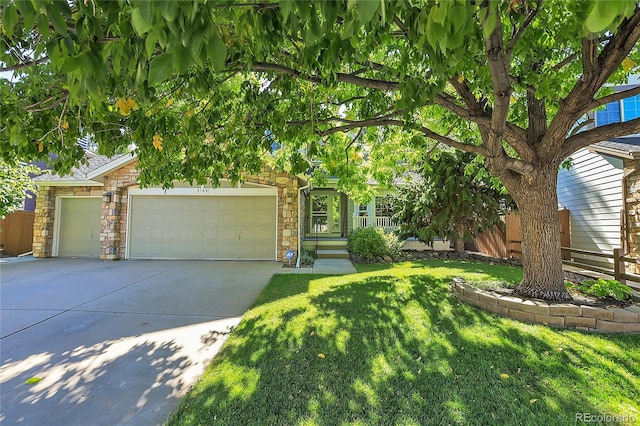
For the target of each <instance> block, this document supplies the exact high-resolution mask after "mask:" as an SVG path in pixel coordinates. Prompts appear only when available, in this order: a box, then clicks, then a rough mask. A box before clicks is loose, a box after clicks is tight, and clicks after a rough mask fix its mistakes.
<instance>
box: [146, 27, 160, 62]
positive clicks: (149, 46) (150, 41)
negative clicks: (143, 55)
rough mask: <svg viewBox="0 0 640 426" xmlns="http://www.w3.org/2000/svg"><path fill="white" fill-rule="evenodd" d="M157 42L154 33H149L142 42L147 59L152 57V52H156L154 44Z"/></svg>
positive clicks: (156, 36) (156, 35)
mask: <svg viewBox="0 0 640 426" xmlns="http://www.w3.org/2000/svg"><path fill="white" fill-rule="evenodd" d="M157 41H158V34H157V33H156V32H155V31H152V32H150V33H149V34H148V35H147V38H146V40H145V41H144V47H145V50H146V52H147V58H150V57H151V56H153V52H154V51H155V50H156V43H157Z"/></svg>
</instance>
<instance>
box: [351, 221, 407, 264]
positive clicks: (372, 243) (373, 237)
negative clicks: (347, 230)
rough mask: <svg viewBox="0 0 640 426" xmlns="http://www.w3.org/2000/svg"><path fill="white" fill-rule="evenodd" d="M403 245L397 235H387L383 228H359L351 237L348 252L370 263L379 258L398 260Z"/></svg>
mask: <svg viewBox="0 0 640 426" xmlns="http://www.w3.org/2000/svg"><path fill="white" fill-rule="evenodd" d="M401 248H402V243H401V242H400V241H399V239H398V237H397V236H396V235H395V234H385V232H384V230H382V228H358V229H356V230H355V231H353V232H352V233H351V235H349V240H348V242H347V250H349V253H351V254H353V255H355V256H358V257H359V258H361V259H364V260H367V261H370V260H372V259H375V258H376V257H379V256H389V257H391V258H397V257H398V256H399V255H400V252H401Z"/></svg>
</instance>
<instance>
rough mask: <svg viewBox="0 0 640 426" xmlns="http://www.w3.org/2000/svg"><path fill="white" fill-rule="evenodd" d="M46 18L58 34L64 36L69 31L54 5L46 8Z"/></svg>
mask: <svg viewBox="0 0 640 426" xmlns="http://www.w3.org/2000/svg"><path fill="white" fill-rule="evenodd" d="M47 17H48V18H49V21H50V22H51V24H52V25H53V28H54V29H55V30H56V31H57V32H58V34H66V33H67V32H68V31H69V30H68V29H67V22H66V21H65V20H64V17H63V16H62V14H61V13H60V10H59V9H58V8H56V7H55V5H53V4H50V5H48V6H47Z"/></svg>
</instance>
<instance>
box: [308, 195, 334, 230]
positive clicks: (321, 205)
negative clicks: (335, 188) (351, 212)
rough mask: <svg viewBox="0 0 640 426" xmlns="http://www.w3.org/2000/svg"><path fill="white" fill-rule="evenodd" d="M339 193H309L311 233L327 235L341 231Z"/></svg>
mask: <svg viewBox="0 0 640 426" xmlns="http://www.w3.org/2000/svg"><path fill="white" fill-rule="evenodd" d="M340 212H341V205H340V194H338V193H336V192H314V193H313V194H311V216H310V219H311V223H310V224H309V225H310V226H309V229H310V230H311V234H312V235H315V234H318V235H325V236H329V235H332V234H338V235H339V234H340V233H341V219H342V217H341V216H342V215H341V214H340Z"/></svg>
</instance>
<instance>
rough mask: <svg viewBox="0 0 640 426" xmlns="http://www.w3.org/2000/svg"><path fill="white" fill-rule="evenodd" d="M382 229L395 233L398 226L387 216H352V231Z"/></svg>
mask: <svg viewBox="0 0 640 426" xmlns="http://www.w3.org/2000/svg"><path fill="white" fill-rule="evenodd" d="M368 227H375V228H382V229H384V230H385V231H386V232H391V231H395V230H396V229H398V225H397V224H396V223H395V222H393V221H392V220H391V218H390V217H389V216H354V217H353V229H358V228H368Z"/></svg>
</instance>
